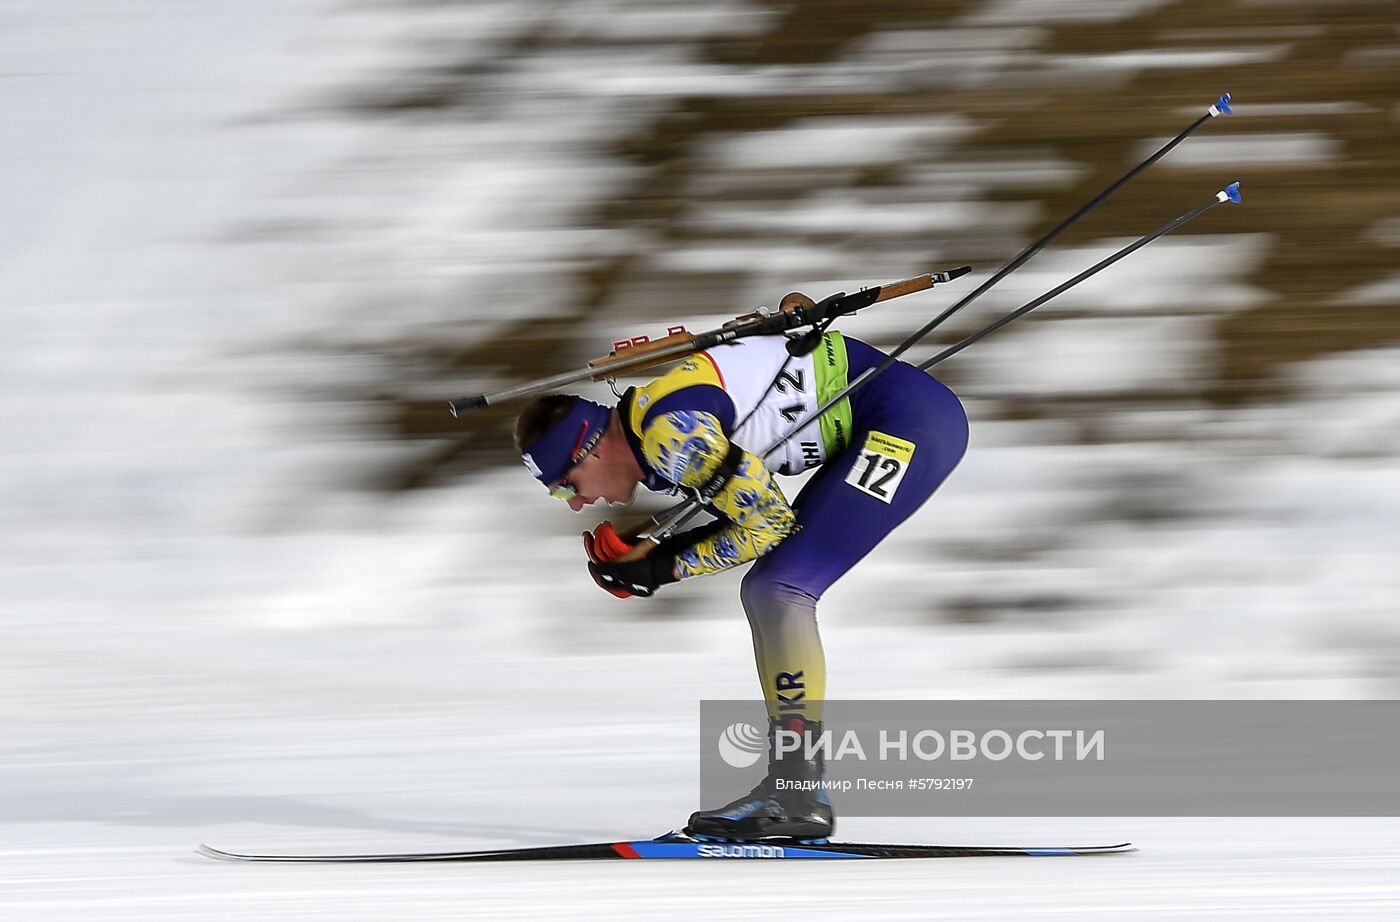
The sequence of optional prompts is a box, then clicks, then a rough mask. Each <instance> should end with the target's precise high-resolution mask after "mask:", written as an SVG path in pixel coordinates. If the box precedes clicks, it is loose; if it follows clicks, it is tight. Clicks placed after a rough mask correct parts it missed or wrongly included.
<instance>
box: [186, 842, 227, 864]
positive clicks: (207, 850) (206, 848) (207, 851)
mask: <svg viewBox="0 0 1400 922" xmlns="http://www.w3.org/2000/svg"><path fill="white" fill-rule="evenodd" d="M195 852H196V853H198V854H200V855H203V856H204V857H205V858H217V859H218V860H220V861H235V860H237V859H235V858H234V857H233V856H232V855H230V854H229V853H228V852H221V851H219V850H218V849H217V848H214V847H213V846H212V845H205V844H204V843H203V842H201V843H199V847H198V848H196V849H195Z"/></svg>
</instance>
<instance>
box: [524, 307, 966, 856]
mask: <svg viewBox="0 0 1400 922" xmlns="http://www.w3.org/2000/svg"><path fill="white" fill-rule="evenodd" d="M786 344H787V339H786V338H785V337H782V336H758V337H752V338H747V339H740V340H738V341H736V342H734V343H732V344H729V345H725V346H720V347H717V348H714V349H711V350H709V351H708V352H700V353H697V354H695V355H693V356H691V357H690V358H688V359H687V360H686V361H685V362H684V363H683V364H681V365H678V366H677V367H675V368H674V369H672V370H671V371H669V372H667V373H666V374H664V375H662V376H661V377H659V378H657V379H656V380H654V381H652V382H651V383H650V384H647V385H646V386H644V387H638V388H631V389H629V390H628V391H627V392H626V393H625V394H623V396H622V398H621V400H620V402H619V403H618V405H617V407H616V408H610V407H605V406H602V405H600V404H597V403H594V402H593V401H591V400H586V399H584V398H581V397H575V396H570V395H551V396H547V397H541V398H538V399H536V400H535V401H533V402H532V403H531V404H530V405H529V406H527V407H526V408H525V410H524V411H523V412H522V413H521V414H520V417H519V419H518V420H517V422H516V428H515V441H516V446H517V447H518V448H519V450H520V452H521V454H522V457H523V459H524V461H525V464H526V466H527V467H528V468H529V469H530V472H531V473H532V474H533V475H534V476H535V477H536V478H537V479H538V480H540V481H541V482H542V483H544V484H545V486H547V487H548V488H549V491H550V493H551V494H552V495H553V496H555V497H557V498H559V499H562V500H565V501H567V502H568V504H569V507H570V508H571V509H573V510H574V511H575V512H578V511H581V510H582V509H583V508H584V507H585V506H588V505H591V504H593V503H595V502H596V501H597V500H599V499H603V500H605V501H607V502H608V503H612V504H622V503H629V502H631V500H632V498H633V496H634V494H635V493H636V489H637V486H638V485H639V484H640V485H644V486H646V487H647V488H648V489H651V490H655V491H664V492H675V491H678V490H684V491H685V492H687V493H690V494H696V493H698V494H699V495H700V496H702V497H708V504H707V506H706V509H707V511H709V512H711V513H713V514H714V516H715V520H714V521H713V522H710V523H709V524H707V525H703V526H700V527H698V528H694V529H691V530H689V531H685V532H681V533H679V534H677V535H674V536H671V537H669V538H666V539H664V540H663V541H661V542H660V543H658V544H656V545H655V546H654V547H652V548H651V550H650V552H649V553H647V554H646V555H645V556H642V557H640V558H639V559H635V560H621V559H619V558H621V557H623V556H624V555H626V554H627V553H628V552H629V551H631V550H632V544H631V543H629V539H627V538H624V537H623V536H622V535H619V534H618V533H617V532H616V531H615V530H614V529H613V527H612V525H611V524H610V523H604V524H603V525H600V526H599V527H598V529H596V530H595V531H594V532H593V533H591V534H585V535H584V547H585V550H586V552H587V554H588V558H589V563H588V569H589V572H590V573H591V574H592V575H593V578H594V580H595V581H596V582H597V583H598V584H599V585H600V586H602V587H603V588H604V589H606V590H608V591H609V592H611V593H613V594H614V595H617V596H621V597H627V596H650V595H652V594H653V593H654V592H655V591H656V590H657V589H658V588H659V587H661V586H663V585H666V584H667V583H672V582H675V581H677V580H682V579H690V578H692V577H697V576H705V575H708V574H711V573H719V572H721V571H724V570H728V569H731V568H733V567H737V566H739V565H741V564H745V563H749V562H750V561H753V562H754V566H753V568H752V569H750V570H749V572H748V574H747V575H746V576H745V577H744V580H743V584H742V586H741V589H740V599H741V600H742V602H743V606H744V612H745V613H746V614H747V615H748V619H749V626H750V628H751V630H752V632H753V646H754V656H755V658H756V659H757V662H758V674H759V681H760V682H761V684H762V687H763V696H764V699H765V701H766V703H767V710H768V717H769V730H768V774H767V777H766V778H765V779H764V780H763V782H761V783H760V784H759V785H758V786H757V787H755V788H754V789H753V790H752V791H751V792H749V793H748V794H746V795H744V796H743V797H740V798H738V799H737V800H735V801H733V802H731V803H729V804H726V805H725V806H723V807H720V808H718V809H715V810H702V811H700V812H697V813H695V814H693V815H692V816H691V817H690V823H689V825H688V826H687V827H686V831H687V832H689V833H691V834H693V835H696V836H703V837H715V838H724V839H760V838H767V837H796V838H819V837H823V836H826V835H829V834H830V833H831V832H832V831H833V830H834V828H835V817H834V814H833V811H832V808H831V802H830V800H829V799H828V798H827V796H826V794H825V792H824V791H822V790H821V785H820V784H815V783H814V782H819V781H820V780H821V778H822V776H823V773H824V766H823V764H822V760H821V758H820V756H819V755H818V756H816V757H815V758H810V759H809V758H806V754H805V753H804V752H803V751H802V750H801V749H800V750H799V751H797V752H793V753H788V754H787V755H786V758H783V757H781V756H780V755H779V752H778V747H777V746H776V745H775V742H774V741H775V738H776V734H777V732H778V731H779V730H780V729H781V730H787V731H791V732H794V733H797V734H799V735H800V736H801V737H802V738H807V737H808V736H809V734H819V733H820V732H821V720H822V702H823V699H824V698H825V696H826V660H825V656H824V654H823V652H822V644H821V638H820V636H819V635H818V633H817V616H816V607H817V600H818V599H820V598H821V597H822V594H823V593H824V592H826V590H827V589H828V588H829V587H830V586H831V585H832V584H833V583H834V582H836V580H837V579H839V578H840V577H841V575H842V574H844V573H845V572H846V571H847V570H849V569H851V567H853V566H855V564H856V563H857V562H858V561H859V560H860V559H861V558H863V557H864V556H865V555H866V554H869V553H870V551H871V550H872V549H873V548H874V547H875V545H877V544H879V543H880V541H881V540H883V539H884V537H885V536H886V535H888V534H889V533H890V531H892V530H893V529H894V527H895V526H896V525H898V524H899V523H900V522H903V521H904V520H905V519H907V518H908V517H909V516H910V515H912V514H913V513H914V511H915V510H917V509H918V508H919V507H920V506H922V505H923V504H924V502H925V501H927V500H928V498H929V496H931V495H932V494H933V492H934V490H936V489H938V487H939V485H940V484H942V483H943V481H944V480H945V479H946V478H947V477H948V475H949V474H950V473H951V472H952V470H953V468H955V467H956V466H957V464H958V462H959V460H961V458H962V456H963V453H964V452H965V451H966V449H967V437H968V431H967V430H968V427H967V416H966V414H965V413H964V411H963V407H962V404H961V403H960V402H959V401H958V398H957V396H956V395H954V393H953V392H952V391H951V390H949V389H948V387H946V386H945V385H944V384H942V383H941V382H939V381H937V380H936V379H934V378H933V377H931V376H930V375H928V374H927V373H925V372H923V371H920V370H919V369H917V368H915V367H913V366H911V365H907V364H905V363H903V362H896V363H895V364H893V365H891V366H890V367H889V368H887V369H886V370H885V371H884V372H882V373H880V374H879V375H877V376H875V378H874V379H873V380H871V381H870V382H869V383H868V384H866V385H865V386H864V387H862V388H860V389H857V390H856V391H855V392H854V393H852V394H851V395H850V396H849V397H846V398H844V399H842V400H841V401H840V402H839V403H837V404H836V405H835V406H833V407H832V408H831V409H830V410H829V411H827V412H826V413H824V414H823V415H822V416H821V417H819V418H818V419H817V420H815V421H813V422H811V423H810V424H808V425H807V426H805V427H804V428H802V429H801V430H799V431H797V432H796V433H794V434H793V435H792V436H791V437H790V438H788V439H786V440H785V441H784V442H782V444H781V445H779V446H778V447H777V448H776V449H774V450H773V451H772V452H770V453H769V455H768V456H767V457H766V458H760V457H759V456H758V455H757V454H755V452H757V451H763V450H765V449H767V448H768V447H769V446H770V445H771V444H772V443H773V442H774V441H775V440H776V439H778V438H779V437H780V436H782V435H783V434H784V433H786V432H787V431H788V429H790V428H791V427H792V426H793V425H794V424H795V423H796V422H797V421H798V420H800V419H802V418H804V417H806V416H808V415H809V414H811V413H812V411H814V410H815V409H816V408H817V407H818V406H820V405H822V404H823V403H825V402H826V400H827V399H828V398H829V397H832V396H834V395H835V394H836V393H837V392H838V391H839V390H841V389H842V388H843V387H845V385H846V384H847V383H848V382H849V381H850V380H851V379H853V378H855V377H856V376H857V375H859V374H860V373H862V372H864V371H865V370H867V369H869V368H871V367H873V366H875V365H876V364H878V363H879V362H880V361H881V360H882V359H884V358H885V354H884V353H882V352H880V351H879V350H878V349H875V348H874V347H872V346H869V345H867V344H865V343H863V342H861V341H859V340H856V339H851V338H849V337H843V336H842V335H841V334H839V333H836V332H827V333H825V334H824V335H823V336H822V338H821V340H820V342H819V343H818V344H817V346H816V348H815V349H814V350H812V351H811V352H809V353H808V354H807V355H803V356H797V357H793V356H790V355H789V353H788V350H787V349H786ZM812 468H818V469H819V470H817V472H816V473H815V474H814V475H813V476H812V478H811V480H809V481H808V482H807V484H806V486H805V487H804V488H803V489H802V491H801V493H799V494H798V496H797V498H796V499H795V500H794V501H793V502H792V503H789V502H788V501H787V500H786V499H785V498H784V497H783V493H782V491H781V490H780V489H779V488H778V485H777V483H776V482H775V481H774V479H773V475H774V474H775V473H777V474H786V475H793V474H799V473H802V472H803V471H806V470H809V469H812ZM645 543H648V544H649V542H645ZM634 556H635V554H634ZM803 749H805V747H803ZM780 782H784V783H780Z"/></svg>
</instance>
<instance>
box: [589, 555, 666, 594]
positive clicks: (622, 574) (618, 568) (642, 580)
mask: <svg viewBox="0 0 1400 922" xmlns="http://www.w3.org/2000/svg"><path fill="white" fill-rule="evenodd" d="M588 572H589V573H591V574H593V581H594V582H595V583H597V584H598V585H599V586H602V587H603V588H604V589H606V590H607V591H608V592H611V593H612V594H613V595H615V596H617V597H618V598H623V599H625V598H627V597H628V596H634V595H635V596H641V597H642V598H644V599H645V598H650V597H651V596H652V595H653V594H655V592H656V590H657V589H658V588H660V587H661V586H664V585H666V584H667V583H674V582H675V581H676V558H675V556H674V555H672V554H665V553H658V552H657V551H656V550H653V551H652V552H651V553H650V554H648V555H647V556H645V557H639V558H637V559H636V560H601V561H594V562H591V563H589V564H588Z"/></svg>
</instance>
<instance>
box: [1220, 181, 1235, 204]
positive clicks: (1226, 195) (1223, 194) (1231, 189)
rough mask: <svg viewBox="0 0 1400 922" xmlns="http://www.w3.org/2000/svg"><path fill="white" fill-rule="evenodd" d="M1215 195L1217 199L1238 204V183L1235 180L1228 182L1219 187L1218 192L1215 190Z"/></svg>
mask: <svg viewBox="0 0 1400 922" xmlns="http://www.w3.org/2000/svg"><path fill="white" fill-rule="evenodd" d="M1215 197H1216V199H1218V200H1219V201H1222V202H1233V203H1234V204H1236V205H1238V204H1239V203H1240V184H1239V183H1237V182H1232V183H1230V184H1229V185H1228V186H1226V187H1225V188H1224V189H1221V190H1220V191H1219V192H1217V193H1216V194H1215Z"/></svg>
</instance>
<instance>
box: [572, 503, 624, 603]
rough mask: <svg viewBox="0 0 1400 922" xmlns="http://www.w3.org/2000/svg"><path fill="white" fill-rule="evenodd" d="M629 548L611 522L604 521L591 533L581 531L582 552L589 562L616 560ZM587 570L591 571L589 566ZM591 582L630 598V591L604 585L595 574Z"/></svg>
mask: <svg viewBox="0 0 1400 922" xmlns="http://www.w3.org/2000/svg"><path fill="white" fill-rule="evenodd" d="M630 550H632V545H630V544H628V543H627V542H626V541H624V540H622V536H621V535H619V534H618V533H617V529H615V528H613V524H612V522H604V523H603V524H602V525H599V526H598V527H597V528H595V529H593V533H592V534H589V533H588V532H584V533H583V552H584V553H585V554H587V555H588V561H589V563H595V564H596V563H607V562H608V561H610V560H616V559H617V558H619V557H621V556H622V555H623V554H626V553H627V552H628V551H630ZM589 572H590V573H592V569H591V568H590V569H589ZM593 582H595V583H597V584H598V586H599V588H601V589H603V590H604V591H606V592H608V593H610V594H611V595H614V596H616V597H617V598H619V599H630V598H632V593H630V592H628V591H627V590H625V589H614V588H612V587H611V586H605V585H604V584H603V583H602V582H601V581H599V579H598V577H597V576H596V575H595V576H594V577H593Z"/></svg>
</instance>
